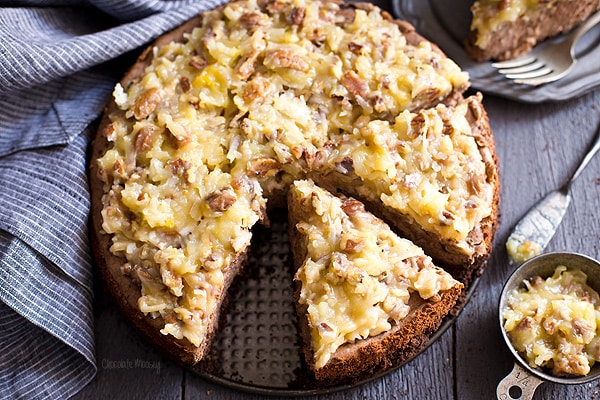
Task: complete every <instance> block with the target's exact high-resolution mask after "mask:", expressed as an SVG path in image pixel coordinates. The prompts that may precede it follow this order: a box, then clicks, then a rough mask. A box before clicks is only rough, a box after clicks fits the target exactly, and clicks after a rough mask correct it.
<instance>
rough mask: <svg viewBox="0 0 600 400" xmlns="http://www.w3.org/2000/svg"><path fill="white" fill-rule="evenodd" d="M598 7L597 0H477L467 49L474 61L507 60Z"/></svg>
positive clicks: (565, 28)
mask: <svg viewBox="0 0 600 400" xmlns="http://www.w3.org/2000/svg"><path fill="white" fill-rule="evenodd" d="M598 9H600V1H598V0H545V1H544V0H479V1H476V2H475V3H474V4H473V6H472V7H471V12H472V13H473V19H472V22H471V32H470V34H469V38H468V40H467V46H466V47H467V51H468V52H469V54H470V56H471V57H472V58H473V59H475V60H477V61H485V60H489V59H495V60H509V59H511V58H514V57H517V56H519V55H522V54H524V53H527V52H528V51H529V50H531V49H532V48H533V47H534V46H535V45H536V44H537V43H538V42H540V41H542V40H544V39H546V38H550V37H552V36H556V35H558V34H560V33H564V32H567V31H569V30H571V29H572V28H574V27H575V26H577V25H579V24H581V23H582V22H583V21H585V20H586V19H587V18H588V17H590V15H592V13H594V12H595V11H596V10H598Z"/></svg>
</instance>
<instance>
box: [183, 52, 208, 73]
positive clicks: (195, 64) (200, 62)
mask: <svg viewBox="0 0 600 400" xmlns="http://www.w3.org/2000/svg"><path fill="white" fill-rule="evenodd" d="M188 65H189V66H190V67H192V68H194V69H197V70H203V69H204V68H206V67H207V66H208V61H207V60H206V58H204V57H202V56H197V55H196V56H192V58H191V59H190V62H189V63H188Z"/></svg>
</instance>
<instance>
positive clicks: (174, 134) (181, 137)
mask: <svg viewBox="0 0 600 400" xmlns="http://www.w3.org/2000/svg"><path fill="white" fill-rule="evenodd" d="M166 131H167V132H168V133H169V134H170V137H171V138H172V139H175V143H174V144H175V146H176V147H177V148H181V147H183V146H185V145H186V144H188V143H189V142H191V141H192V135H191V134H190V132H188V130H187V128H186V127H184V126H183V125H181V124H178V123H176V122H173V123H171V124H170V125H169V126H168V128H167V129H166Z"/></svg>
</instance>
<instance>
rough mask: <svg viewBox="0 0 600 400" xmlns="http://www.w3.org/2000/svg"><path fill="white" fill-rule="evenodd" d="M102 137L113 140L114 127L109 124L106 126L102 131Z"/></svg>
mask: <svg viewBox="0 0 600 400" xmlns="http://www.w3.org/2000/svg"><path fill="white" fill-rule="evenodd" d="M102 136H104V137H105V138H107V139H108V140H114V137H115V126H114V125H113V124H112V123H111V124H107V125H106V126H105V127H104V129H102Z"/></svg>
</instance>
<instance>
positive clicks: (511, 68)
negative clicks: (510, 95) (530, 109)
mask: <svg viewBox="0 0 600 400" xmlns="http://www.w3.org/2000/svg"><path fill="white" fill-rule="evenodd" d="M492 67H494V68H497V69H498V72H499V73H501V74H503V75H504V76H506V77H507V78H508V79H513V80H515V82H516V83H519V82H521V83H528V82H523V81H522V80H523V79H532V78H541V77H543V76H546V75H548V74H551V73H552V71H553V70H552V68H550V67H548V66H547V65H546V64H544V63H543V62H541V61H540V60H538V59H537V58H536V57H533V56H523V57H518V58H515V59H512V60H507V61H500V62H495V63H492ZM529 84H530V83H529Z"/></svg>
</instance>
